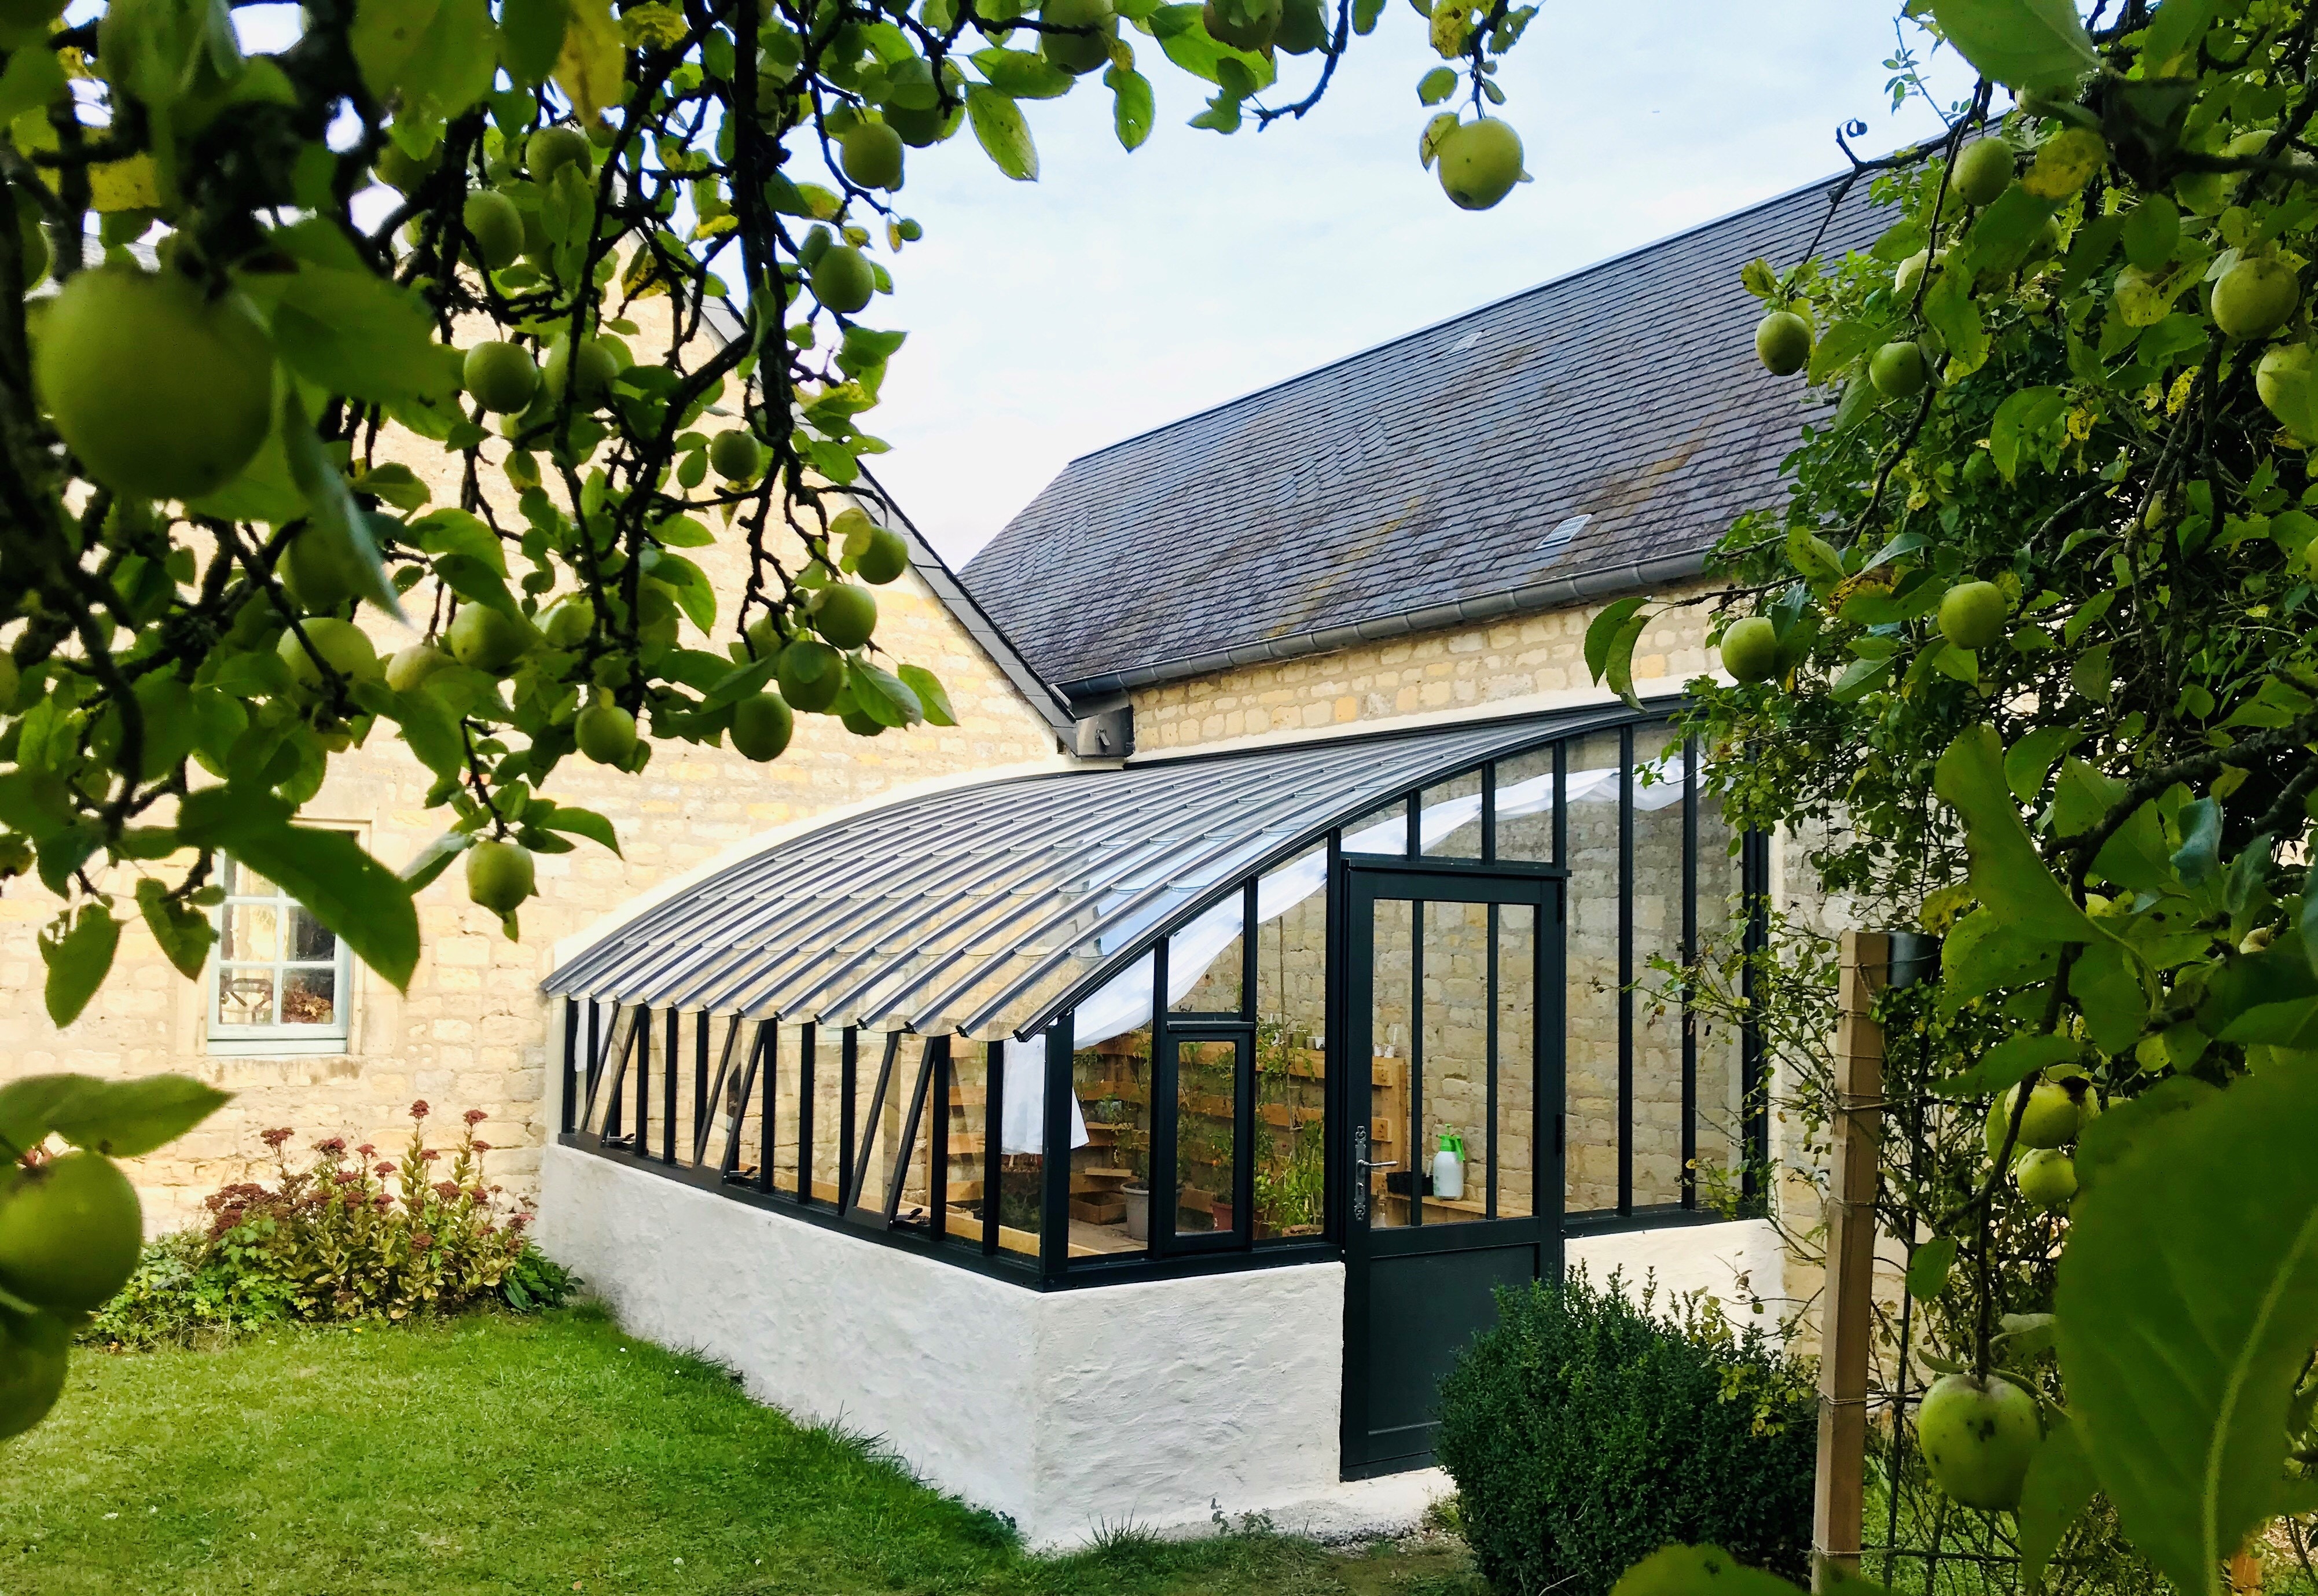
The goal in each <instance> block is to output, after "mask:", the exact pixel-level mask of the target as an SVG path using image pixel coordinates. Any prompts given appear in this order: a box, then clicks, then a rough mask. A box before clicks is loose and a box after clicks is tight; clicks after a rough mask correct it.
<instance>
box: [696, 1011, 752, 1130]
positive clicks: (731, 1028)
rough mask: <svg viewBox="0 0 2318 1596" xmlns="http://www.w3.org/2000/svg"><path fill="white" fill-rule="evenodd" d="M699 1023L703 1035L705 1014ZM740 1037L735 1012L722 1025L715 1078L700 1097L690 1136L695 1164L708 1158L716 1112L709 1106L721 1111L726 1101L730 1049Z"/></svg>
mask: <svg viewBox="0 0 2318 1596" xmlns="http://www.w3.org/2000/svg"><path fill="white" fill-rule="evenodd" d="M700 1024H701V1028H702V1034H703V1035H704V1036H705V1034H706V1030H707V1026H708V1016H707V1015H705V1014H704V1015H702V1016H701V1017H700ZM740 1039H741V1017H740V1016H739V1015H737V1014H736V1015H734V1016H733V1017H732V1022H731V1023H730V1024H728V1025H727V1026H726V1027H724V1051H723V1053H722V1054H719V1055H718V1056H717V1060H716V1079H715V1080H714V1082H713V1083H712V1084H711V1085H710V1086H709V1088H708V1090H707V1091H706V1092H705V1093H704V1094H703V1095H702V1097H701V1099H700V1108H699V1120H700V1123H699V1124H698V1125H696V1126H695V1127H694V1134H693V1138H692V1161H693V1162H694V1163H696V1164H698V1163H705V1162H706V1161H707V1160H708V1137H709V1134H710V1132H711V1131H712V1130H713V1129H714V1126H715V1125H716V1123H717V1114H712V1113H711V1112H710V1107H711V1105H714V1106H715V1108H716V1110H717V1113H722V1112H723V1108H724V1106H725V1104H726V1102H727V1099H726V1098H725V1096H724V1087H725V1083H726V1081H727V1080H729V1079H730V1078H731V1076H732V1049H733V1046H734V1045H736V1044H737V1043H738V1042H739V1041H740Z"/></svg>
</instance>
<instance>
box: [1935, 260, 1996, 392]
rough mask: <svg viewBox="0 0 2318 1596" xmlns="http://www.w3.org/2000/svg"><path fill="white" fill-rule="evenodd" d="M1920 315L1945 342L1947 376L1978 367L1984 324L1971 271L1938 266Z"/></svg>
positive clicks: (1984, 349) (1983, 358)
mask: <svg viewBox="0 0 2318 1596" xmlns="http://www.w3.org/2000/svg"><path fill="white" fill-rule="evenodd" d="M1924 319H1925V320H1926V321H1928V322H1930V323H1931V324H1932V327H1933V329H1934V330H1935V331H1936V332H1937V333H1938V334H1939V335H1940V336H1941V338H1942V339H1943V340H1945V342H1946V344H1947V346H1948V375H1949V377H1950V379H1951V380H1953V379H1954V378H1957V377H1962V376H1966V375H1968V374H1970V373H1971V372H1976V371H1978V370H1979V369H1980V368H1981V366H1982V365H1984V364H1986V363H1987V361H1988V347H1989V345H1988V328H1987V327H1985V326H1984V325H1982V323H1981V319H1980V307H1979V306H1978V305H1975V304H1973V303H1972V273H1969V272H1966V271H1964V270H1963V268H1962V267H1960V266H1958V265H1953V264H1951V265H1945V266H1943V267H1941V268H1939V274H1938V275H1937V276H1936V278H1934V279H1933V282H1932V286H1931V287H1930V288H1928V289H1927V290H1926V291H1925V292H1924Z"/></svg>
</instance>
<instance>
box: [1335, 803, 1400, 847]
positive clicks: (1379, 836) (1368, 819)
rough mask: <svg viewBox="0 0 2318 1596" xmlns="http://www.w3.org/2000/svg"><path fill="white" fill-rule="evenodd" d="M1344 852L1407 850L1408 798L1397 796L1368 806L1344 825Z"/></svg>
mask: <svg viewBox="0 0 2318 1596" xmlns="http://www.w3.org/2000/svg"><path fill="white" fill-rule="evenodd" d="M1344 852H1346V853H1348V854H1406V853H1407V852H1408V801H1407V800H1406V799H1405V798H1400V799H1396V800H1394V801H1393V802H1390V803H1388V804H1386V805H1385V806H1384V807H1383V808H1382V809H1374V810H1370V811H1369V812H1368V813H1367V814H1364V815H1362V816H1361V818H1360V819H1359V820H1354V821H1353V822H1352V824H1351V825H1349V826H1347V827H1345V828H1344Z"/></svg>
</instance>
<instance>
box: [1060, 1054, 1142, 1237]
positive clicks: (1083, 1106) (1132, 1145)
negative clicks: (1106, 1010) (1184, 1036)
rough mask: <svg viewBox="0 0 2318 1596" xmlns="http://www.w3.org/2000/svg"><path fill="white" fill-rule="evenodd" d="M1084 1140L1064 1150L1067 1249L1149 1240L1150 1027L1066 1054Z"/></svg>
mask: <svg viewBox="0 0 2318 1596" xmlns="http://www.w3.org/2000/svg"><path fill="white" fill-rule="evenodd" d="M1071 1076H1072V1080H1073V1081H1074V1084H1075V1086H1076V1087H1077V1089H1078V1094H1079V1111H1080V1112H1081V1113H1082V1114H1083V1115H1084V1116H1085V1117H1086V1134H1087V1143H1086V1145H1085V1146H1083V1147H1081V1148H1077V1149H1075V1150H1074V1152H1072V1154H1071V1247H1072V1250H1073V1251H1074V1252H1075V1251H1077V1250H1078V1249H1080V1248H1082V1247H1083V1248H1087V1249H1090V1250H1092V1251H1095V1252H1106V1253H1108V1252H1140V1251H1144V1250H1145V1249H1146V1248H1147V1247H1148V1246H1149V1245H1150V1244H1151V1027H1148V1026H1144V1027H1140V1028H1138V1029H1136V1030H1132V1031H1129V1032H1128V1033H1127V1034H1126V1035H1124V1036H1112V1037H1110V1038H1109V1039H1108V1040H1106V1041H1102V1042H1098V1043H1096V1044H1095V1045H1093V1046H1092V1047H1083V1048H1080V1049H1079V1050H1078V1052H1077V1053H1076V1054H1074V1055H1073V1058H1072V1060H1071Z"/></svg>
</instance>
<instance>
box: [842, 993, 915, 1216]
mask: <svg viewBox="0 0 2318 1596" xmlns="http://www.w3.org/2000/svg"><path fill="white" fill-rule="evenodd" d="M886 1054H887V1038H885V1037H884V1036H876V1035H872V1034H866V1033H865V1034H864V1035H863V1036H862V1038H861V1070H860V1080H859V1083H858V1084H859V1086H860V1093H859V1097H860V1103H859V1107H858V1108H857V1110H856V1114H857V1116H858V1117H857V1118H856V1119H855V1121H854V1130H855V1134H856V1136H857V1137H858V1141H857V1143H856V1148H857V1152H856V1153H855V1166H854V1167H855V1169H856V1170H860V1171H864V1173H863V1176H862V1182H863V1183H862V1188H861V1189H860V1190H859V1191H858V1192H856V1193H854V1195H853V1203H854V1206H856V1207H864V1208H872V1209H880V1210H882V1209H883V1208H884V1207H885V1201H886V1198H887V1197H888V1196H889V1195H890V1194H891V1193H892V1192H893V1190H894V1177H895V1176H896V1175H897V1174H899V1173H901V1172H902V1170H903V1161H904V1160H905V1159H906V1158H908V1157H910V1156H911V1154H912V1151H913V1150H912V1149H911V1148H910V1147H908V1146H906V1145H905V1144H904V1143H903V1139H902V1135H903V1117H904V1116H906V1115H907V1114H908V1112H909V1107H910V1094H911V1093H912V1092H913V1091H914V1090H916V1089H917V1084H918V1066H919V1064H920V1063H922V1062H923V1061H924V1057H925V1039H924V1038H923V1037H921V1036H903V1037H902V1039H901V1044H900V1045H899V1046H898V1047H895V1048H894V1049H893V1050H892V1056H893V1061H894V1064H893V1069H892V1071H890V1072H889V1073H887V1076H886V1080H885V1093H884V1095H883V1096H882V1097H879V1096H878V1095H877V1092H876V1089H877V1080H878V1076H879V1074H880V1072H881V1071H884V1065H885V1057H886ZM904 1184H905V1185H906V1182H904ZM921 1187H922V1183H921ZM921 1200H922V1189H921ZM909 1206H910V1205H909V1202H908V1199H907V1198H906V1197H904V1199H903V1202H902V1205H901V1207H900V1209H898V1210H897V1211H896V1212H897V1214H898V1213H905V1212H907V1211H908V1208H909Z"/></svg>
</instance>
